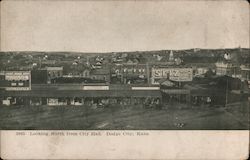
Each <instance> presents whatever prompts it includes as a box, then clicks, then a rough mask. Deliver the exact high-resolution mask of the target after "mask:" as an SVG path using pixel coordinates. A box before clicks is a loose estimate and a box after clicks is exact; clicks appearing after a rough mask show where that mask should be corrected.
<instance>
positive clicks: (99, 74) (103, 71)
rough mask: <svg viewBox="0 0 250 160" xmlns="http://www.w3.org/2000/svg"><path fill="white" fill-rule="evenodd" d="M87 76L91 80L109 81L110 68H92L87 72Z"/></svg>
mask: <svg viewBox="0 0 250 160" xmlns="http://www.w3.org/2000/svg"><path fill="white" fill-rule="evenodd" d="M89 77H90V78H91V79H93V80H103V81H105V82H107V83H109V82H110V69H109V68H100V69H93V70H91V71H90V72H89Z"/></svg>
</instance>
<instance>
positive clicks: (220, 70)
mask: <svg viewBox="0 0 250 160" xmlns="http://www.w3.org/2000/svg"><path fill="white" fill-rule="evenodd" d="M215 66H216V75H218V76H224V75H227V76H232V77H239V75H240V73H239V70H238V69H239V67H238V66H237V65H235V64H233V63H230V62H224V61H222V62H217V63H215Z"/></svg>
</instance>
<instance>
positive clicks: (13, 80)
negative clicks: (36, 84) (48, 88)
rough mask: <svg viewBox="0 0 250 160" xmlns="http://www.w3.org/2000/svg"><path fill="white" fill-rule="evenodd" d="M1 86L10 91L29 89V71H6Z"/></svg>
mask: <svg viewBox="0 0 250 160" xmlns="http://www.w3.org/2000/svg"><path fill="white" fill-rule="evenodd" d="M3 81H4V82H2V83H1V86H0V87H1V88H5V89H6V90H11V91H25V90H31V73H30V71H6V72H5V79H4V80H3Z"/></svg>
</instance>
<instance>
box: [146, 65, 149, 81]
mask: <svg viewBox="0 0 250 160" xmlns="http://www.w3.org/2000/svg"><path fill="white" fill-rule="evenodd" d="M146 68H147V81H148V85H150V72H149V64H148V62H147V64H146Z"/></svg>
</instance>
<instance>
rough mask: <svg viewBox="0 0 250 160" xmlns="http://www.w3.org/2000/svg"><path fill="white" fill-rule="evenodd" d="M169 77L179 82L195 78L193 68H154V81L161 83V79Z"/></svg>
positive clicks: (154, 82)
mask: <svg viewBox="0 0 250 160" xmlns="http://www.w3.org/2000/svg"><path fill="white" fill-rule="evenodd" d="M161 79H169V80H172V81H177V82H186V81H192V80H193V70H192V68H152V83H153V84H159V80H161Z"/></svg>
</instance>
